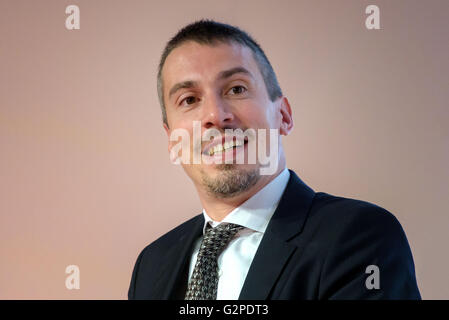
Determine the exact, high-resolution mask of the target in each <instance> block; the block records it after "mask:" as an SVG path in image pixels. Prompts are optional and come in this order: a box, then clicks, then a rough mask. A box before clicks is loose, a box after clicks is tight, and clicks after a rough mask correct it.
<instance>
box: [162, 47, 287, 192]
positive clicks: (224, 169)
mask: <svg viewBox="0 0 449 320" xmlns="http://www.w3.org/2000/svg"><path fill="white" fill-rule="evenodd" d="M162 80H163V89H164V91H163V95H164V101H165V106H166V113H167V122H168V126H166V125H164V127H165V130H166V132H167V135H168V136H169V137H170V134H171V133H172V132H173V130H175V129H185V130H186V131H187V132H188V133H189V135H190V146H191V149H190V150H191V152H190V155H191V156H190V157H191V161H190V163H189V164H185V163H183V164H182V165H183V168H184V170H185V171H186V173H187V174H188V175H189V176H190V178H191V179H192V180H193V182H194V183H195V185H196V186H197V187H199V188H200V189H201V190H205V191H208V192H210V193H212V194H215V195H216V196H218V197H231V196H233V195H235V194H239V193H240V192H243V191H245V190H247V189H248V188H250V187H251V186H252V185H254V184H255V183H256V182H257V181H258V179H259V178H260V175H259V168H260V163H259V161H256V163H253V164H248V163H247V162H248V161H247V160H248V159H247V158H246V161H245V163H244V164H237V163H234V164H215V163H212V164H210V163H209V164H207V163H204V162H203V161H201V163H200V164H193V161H192V157H193V145H194V142H193V137H194V133H193V128H194V121H201V134H203V132H204V131H206V130H207V129H217V130H218V131H220V132H221V133H222V134H223V137H224V136H225V129H241V130H242V131H245V130H247V129H250V128H251V129H254V130H256V131H257V130H258V129H267V132H269V129H270V128H274V129H280V128H281V127H282V118H283V115H282V114H283V111H281V109H284V111H285V108H283V107H282V103H281V100H282V99H278V100H276V101H275V102H272V101H270V99H269V96H268V93H267V89H266V86H265V83H264V80H263V77H262V74H261V72H260V70H259V67H258V65H257V63H256V61H255V59H254V57H253V54H252V51H251V50H250V49H249V48H247V47H244V46H241V45H239V44H235V43H230V44H227V43H221V42H219V43H217V44H216V45H214V46H210V45H202V44H198V43H196V42H193V41H188V42H186V43H184V44H182V45H181V46H179V47H177V48H176V49H174V50H173V51H172V52H171V53H170V54H169V56H168V57H167V59H166V61H165V65H164V67H163V70H162ZM288 110H290V108H289V107H288ZM281 130H282V129H281ZM281 134H283V133H282V132H281ZM211 141H213V139H211V140H210V141H203V142H202V144H201V152H205V153H206V155H205V156H208V155H210V152H209V150H210V147H211V145H212V144H211ZM215 142H216V141H215ZM177 143H179V141H169V150H171V148H172V147H173V146H174V145H175V144H177ZM267 150H269V146H267ZM242 151H244V152H245V154H247V152H248V144H247V143H245V144H244V145H243V146H238V147H234V148H233V149H231V150H230V151H225V152H228V154H229V152H230V153H231V155H233V156H234V157H235V155H236V152H242ZM213 156H215V157H217V156H218V157H221V156H224V153H220V152H217V153H216V154H214V155H213ZM223 159H224V158H223ZM223 163H224V161H223Z"/></svg>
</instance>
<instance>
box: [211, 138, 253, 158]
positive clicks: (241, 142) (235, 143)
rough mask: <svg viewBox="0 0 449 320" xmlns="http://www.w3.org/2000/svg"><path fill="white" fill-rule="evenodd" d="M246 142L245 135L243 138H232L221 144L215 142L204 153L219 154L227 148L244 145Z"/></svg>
mask: <svg viewBox="0 0 449 320" xmlns="http://www.w3.org/2000/svg"><path fill="white" fill-rule="evenodd" d="M247 143H248V139H247V138H246V137H245V139H244V140H237V139H234V140H232V141H228V142H225V143H223V144H221V143H220V144H217V145H215V146H214V147H212V148H210V149H209V151H206V152H205V154H207V155H209V156H214V155H219V154H222V153H223V152H225V151H227V150H229V149H236V148H238V147H241V146H244V145H245V144H247Z"/></svg>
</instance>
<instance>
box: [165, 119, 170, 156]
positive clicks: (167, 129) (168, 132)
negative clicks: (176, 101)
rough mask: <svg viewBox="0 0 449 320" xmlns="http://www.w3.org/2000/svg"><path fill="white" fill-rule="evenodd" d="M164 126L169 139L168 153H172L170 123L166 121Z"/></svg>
mask: <svg viewBox="0 0 449 320" xmlns="http://www.w3.org/2000/svg"><path fill="white" fill-rule="evenodd" d="M163 126H164V130H165V133H166V134H167V139H168V153H170V149H171V143H170V135H171V130H170V128H169V127H168V125H167V124H166V123H164V124H163Z"/></svg>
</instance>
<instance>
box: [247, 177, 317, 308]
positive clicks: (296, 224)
mask: <svg viewBox="0 0 449 320" xmlns="http://www.w3.org/2000/svg"><path fill="white" fill-rule="evenodd" d="M289 171H290V179H289V181H288V184H287V187H286V189H285V191H284V194H283V195H282V198H281V200H280V201H279V205H278V207H277V209H276V211H275V212H274V214H273V217H272V218H271V220H270V223H269V224H268V226H267V229H266V231H265V234H264V236H263V238H262V241H261V243H260V245H259V248H258V249H257V252H256V255H255V256H254V259H253V262H252V263H251V266H250V269H249V271H248V275H247V277H246V279H245V283H244V284H243V288H242V291H241V292H240V296H239V299H240V300H264V299H267V298H268V296H269V294H270V292H271V290H272V288H273V286H274V284H275V283H276V281H277V279H278V277H279V276H280V274H281V272H282V270H283V268H284V266H285V264H286V263H287V261H288V259H289V257H290V256H291V255H292V254H293V252H294V251H295V250H296V246H295V245H294V244H292V243H289V242H288V241H289V240H290V239H291V238H293V237H294V236H296V235H297V234H299V233H300V232H301V231H302V228H303V225H304V222H305V220H306V217H307V213H308V211H309V207H310V205H311V203H312V199H313V197H314V195H315V192H314V191H313V190H312V189H311V188H310V187H308V186H307V185H306V184H305V183H304V182H303V181H302V180H301V179H300V178H299V177H298V176H297V175H296V174H295V173H294V172H293V171H291V170H289Z"/></svg>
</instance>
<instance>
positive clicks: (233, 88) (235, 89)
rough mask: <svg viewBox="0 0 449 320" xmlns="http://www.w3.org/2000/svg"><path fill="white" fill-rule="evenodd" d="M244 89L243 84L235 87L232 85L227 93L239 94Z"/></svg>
mask: <svg viewBox="0 0 449 320" xmlns="http://www.w3.org/2000/svg"><path fill="white" fill-rule="evenodd" d="M245 91H246V88H245V87H244V86H235V87H232V88H231V90H229V93H230V94H231V95H235V94H241V93H243V92H245Z"/></svg>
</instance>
